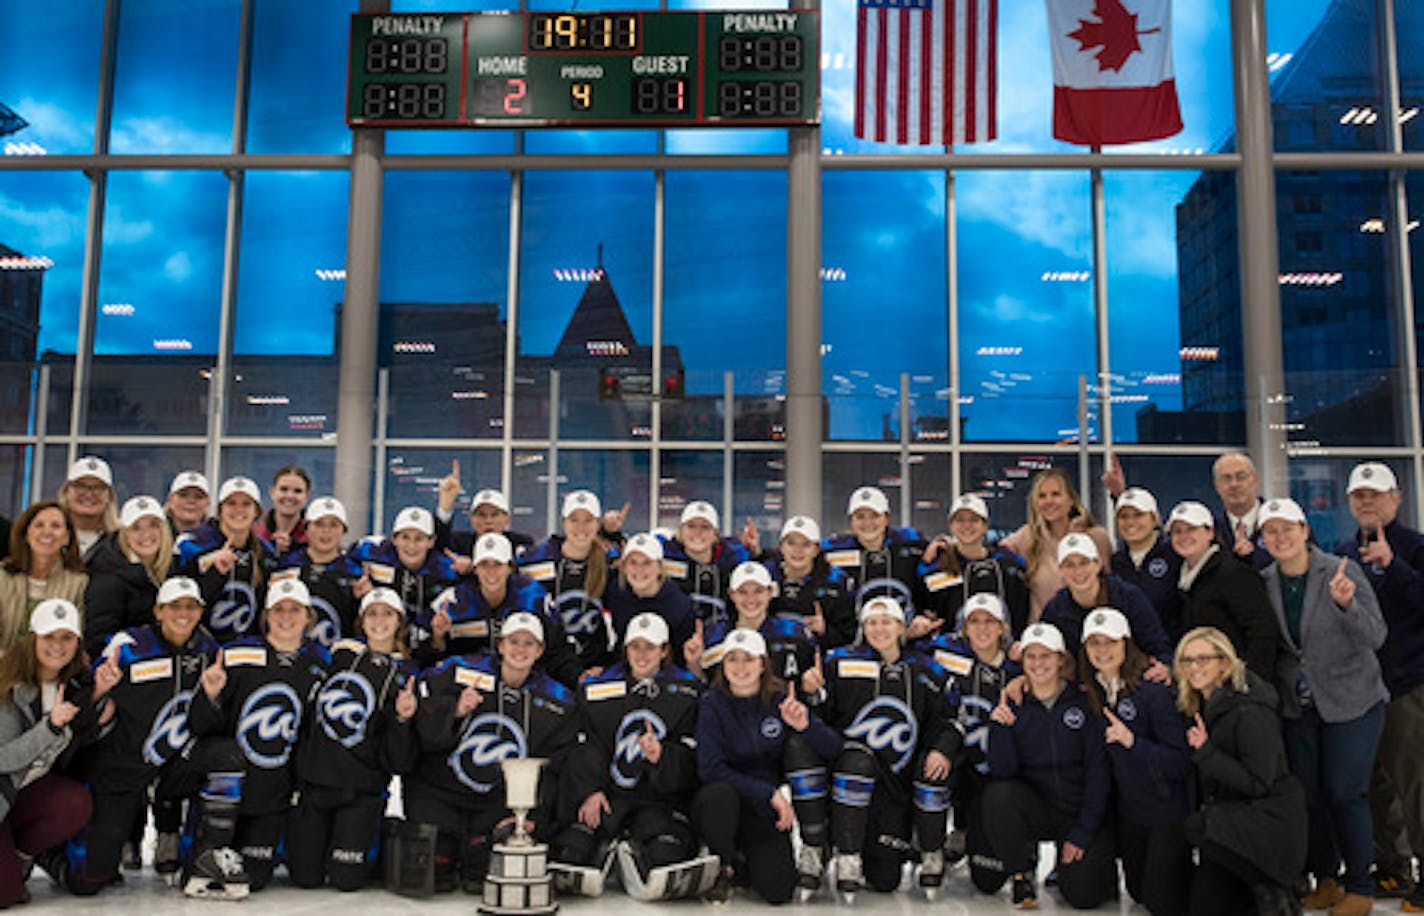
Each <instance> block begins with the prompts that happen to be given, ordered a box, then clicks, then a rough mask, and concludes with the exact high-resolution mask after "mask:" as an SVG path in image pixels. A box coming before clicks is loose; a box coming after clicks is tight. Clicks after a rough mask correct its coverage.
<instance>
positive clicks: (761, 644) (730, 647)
mask: <svg viewBox="0 0 1424 916" xmlns="http://www.w3.org/2000/svg"><path fill="white" fill-rule="evenodd" d="M733 652H745V653H747V654H748V655H751V656H754V657H757V658H766V640H765V639H763V638H762V635H761V634H760V633H758V632H757V631H756V630H748V629H745V628H741V627H739V628H737V629H735V630H733V631H732V632H730V633H728V634H727V638H726V639H724V640H722V658H724V659H725V658H726V657H727V656H728V655H731V654H732V653H733Z"/></svg>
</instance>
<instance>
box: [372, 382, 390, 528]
mask: <svg viewBox="0 0 1424 916" xmlns="http://www.w3.org/2000/svg"><path fill="white" fill-rule="evenodd" d="M390 413H391V370H389V369H382V370H380V372H379V373H378V374H377V376H376V449H375V451H376V458H375V461H376V468H375V471H376V472H375V474H374V475H373V476H374V477H375V485H374V486H373V487H372V488H371V492H372V493H373V494H375V495H374V496H373V497H372V499H371V533H372V534H385V533H386V532H385V527H386V523H385V519H386V467H387V465H386V429H387V426H386V421H387V420H388V418H389V417H390Z"/></svg>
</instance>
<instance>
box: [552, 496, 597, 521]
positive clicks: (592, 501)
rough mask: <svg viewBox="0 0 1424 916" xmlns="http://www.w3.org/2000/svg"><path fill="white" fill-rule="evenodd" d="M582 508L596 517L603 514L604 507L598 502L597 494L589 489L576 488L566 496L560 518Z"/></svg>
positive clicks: (566, 516)
mask: <svg viewBox="0 0 1424 916" xmlns="http://www.w3.org/2000/svg"><path fill="white" fill-rule="evenodd" d="M580 510H582V511H584V512H587V513H588V514H589V515H592V516H593V517H594V518H601V517H602V516H603V508H602V507H601V506H600V505H599V504H598V497H597V496H594V495H593V493H592V492H591V491H589V490H575V491H573V492H572V493H570V494H569V495H567V496H565V497H564V508H563V510H562V511H561V512H560V513H559V518H568V517H569V516H570V515H573V514H574V513H575V512H578V511H580Z"/></svg>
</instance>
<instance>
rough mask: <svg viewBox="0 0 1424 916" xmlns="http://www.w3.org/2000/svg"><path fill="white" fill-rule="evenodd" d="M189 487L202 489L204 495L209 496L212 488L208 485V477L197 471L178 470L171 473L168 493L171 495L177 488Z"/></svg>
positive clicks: (184, 488)
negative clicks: (175, 472)
mask: <svg viewBox="0 0 1424 916" xmlns="http://www.w3.org/2000/svg"><path fill="white" fill-rule="evenodd" d="M189 487H197V488H198V489H199V490H202V491H203V495H204V496H211V495H212V492H213V488H212V487H210V486H208V478H207V476H206V475H204V474H200V473H198V472H197V471H179V472H178V473H177V474H174V475H173V482H172V483H170V484H169V485H168V495H169V496H172V495H173V494H174V493H177V492H178V491H179V490H186V489H188V488H189Z"/></svg>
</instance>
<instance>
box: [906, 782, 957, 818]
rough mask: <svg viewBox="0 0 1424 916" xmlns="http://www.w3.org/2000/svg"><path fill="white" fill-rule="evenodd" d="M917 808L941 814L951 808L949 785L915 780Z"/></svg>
mask: <svg viewBox="0 0 1424 916" xmlns="http://www.w3.org/2000/svg"><path fill="white" fill-rule="evenodd" d="M914 795H915V810H916V811H925V812H929V813H931V814H940V813H943V812H946V811H948V810H949V786H947V785H945V784H944V783H942V782H941V783H934V782H924V781H921V780H915V792H914Z"/></svg>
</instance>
